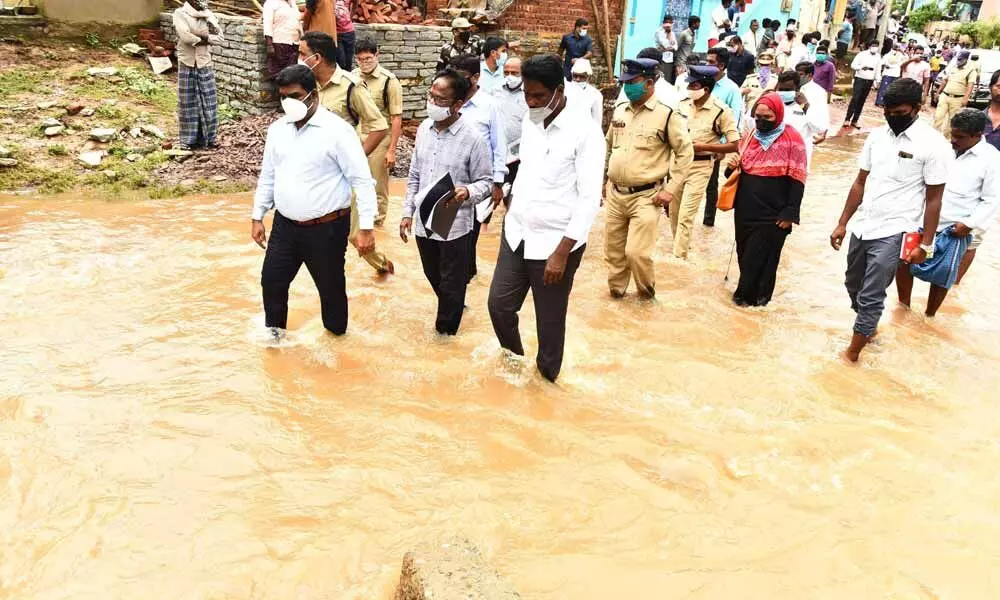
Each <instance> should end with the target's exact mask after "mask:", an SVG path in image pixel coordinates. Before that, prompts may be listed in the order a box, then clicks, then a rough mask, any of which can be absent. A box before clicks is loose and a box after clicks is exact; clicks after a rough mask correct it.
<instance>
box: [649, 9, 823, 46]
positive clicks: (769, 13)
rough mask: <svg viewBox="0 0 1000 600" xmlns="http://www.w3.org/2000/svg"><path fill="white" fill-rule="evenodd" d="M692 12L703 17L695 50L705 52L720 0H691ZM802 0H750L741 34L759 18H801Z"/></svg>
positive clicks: (741, 21) (784, 19) (742, 20)
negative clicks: (714, 14) (784, 7)
mask: <svg viewBox="0 0 1000 600" xmlns="http://www.w3.org/2000/svg"><path fill="white" fill-rule="evenodd" d="M631 1H638V2H642V1H649V2H657V1H659V0H631ZM691 4H692V9H691V12H692V14H696V15H698V16H700V17H701V29H699V30H698V40H697V43H696V44H695V51H697V52H705V51H706V50H708V37H709V34H710V33H711V30H712V11H713V10H715V8H716V7H717V6H721V3H720V2H719V0H691ZM783 5H788V6H790V7H791V8H790V10H781V9H782V6H783ZM801 5H802V0H793V1H791V2H789V1H788V0H748V2H747V10H746V12H745V13H743V16H742V17H740V30H739V34H740V35H742V34H744V33H746V32H747V31H749V30H750V21H752V20H753V19H757V21H758V22H763V21H764V19H765V18H767V19H778V20H779V21H781V22H782V24H784V23H785V22H786V21H787V20H788V19H796V20H798V18H799V12H800V10H801ZM803 33H805V31H803V30H802V28H800V29H799V35H801V34H803Z"/></svg>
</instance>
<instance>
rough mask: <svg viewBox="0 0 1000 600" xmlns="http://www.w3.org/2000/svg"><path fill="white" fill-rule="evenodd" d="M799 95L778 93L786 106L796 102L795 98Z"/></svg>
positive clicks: (795, 93)
mask: <svg viewBox="0 0 1000 600" xmlns="http://www.w3.org/2000/svg"><path fill="white" fill-rule="evenodd" d="M797 94H798V92H778V95H779V96H781V101H782V102H784V103H785V104H791V103H792V102H795V96H796V95H797Z"/></svg>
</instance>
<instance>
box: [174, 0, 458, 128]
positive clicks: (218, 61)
mask: <svg viewBox="0 0 1000 600" xmlns="http://www.w3.org/2000/svg"><path fill="white" fill-rule="evenodd" d="M218 17H219V22H220V24H221V25H222V28H223V32H224V38H225V39H224V41H223V43H222V45H221V46H216V47H214V48H213V49H212V62H213V64H214V67H215V79H216V84H217V85H218V88H219V101H220V102H223V103H228V104H233V102H234V101H236V107H237V108H238V110H240V111H243V112H248V113H260V112H265V111H269V110H273V109H274V108H276V107H277V102H276V100H275V88H274V84H273V83H271V82H270V81H269V80H268V76H267V49H266V47H265V45H264V34H263V31H262V28H261V24H260V22H259V21H257V20H254V19H251V18H248V17H229V16H225V15H219V16H218ZM160 27H161V28H162V29H163V32H164V34H165V35H166V37H167V39H168V40H170V41H172V42H176V41H177V36H176V34H175V32H174V28H173V20H172V16H171V14H170V13H162V14H161V15H160ZM356 29H357V37H358V39H359V40H360V39H364V38H370V39H373V40H375V42H376V43H377V44H378V46H379V54H381V57H382V65H383V66H384V67H385V68H387V69H389V70H390V71H392V72H393V73H395V74H396V77H398V78H399V80H400V82H401V83H402V84H403V119H404V120H411V119H423V118H424V117H426V116H427V111H426V104H427V90H428V88H429V86H430V81H431V77H432V76H433V75H434V67H435V65H436V63H437V58H438V52H439V50H440V48H441V44H443V43H444V41H445V40H446V39H447V38H448V37H449V36H450V35H451V31H450V30H449V29H447V28H444V27H431V26H424V25H363V24H358V25H356Z"/></svg>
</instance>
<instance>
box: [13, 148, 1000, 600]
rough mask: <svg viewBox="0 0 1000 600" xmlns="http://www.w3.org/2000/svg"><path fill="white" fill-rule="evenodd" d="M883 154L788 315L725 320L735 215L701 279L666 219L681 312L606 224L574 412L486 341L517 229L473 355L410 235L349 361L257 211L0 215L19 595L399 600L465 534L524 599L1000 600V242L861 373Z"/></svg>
mask: <svg viewBox="0 0 1000 600" xmlns="http://www.w3.org/2000/svg"><path fill="white" fill-rule="evenodd" d="M859 148H860V142H859V141H856V140H847V141H844V140H841V141H832V142H831V143H830V144H828V145H827V146H826V147H824V148H823V149H822V150H820V151H819V152H818V153H817V157H818V161H819V162H818V164H817V165H816V168H815V173H814V174H813V178H812V179H811V181H810V183H809V186H808V190H807V197H806V201H805V204H804V208H803V211H802V213H803V219H804V223H803V226H802V227H801V228H798V229H797V230H796V231H795V233H794V234H793V235H792V236H791V238H790V239H789V242H788V244H787V245H786V251H785V256H784V259H783V264H782V267H781V271H780V274H779V281H778V292H777V295H776V297H775V300H774V302H773V303H772V306H770V307H768V308H766V309H758V310H741V309H737V308H735V307H733V306H732V305H731V304H730V302H729V294H730V293H731V291H732V288H733V286H734V281H732V280H731V281H730V282H729V283H724V282H723V274H724V272H725V269H726V259H727V257H728V256H729V251H730V247H731V246H730V244H731V242H730V240H731V239H732V238H731V235H732V233H731V232H732V218H731V216H729V215H725V216H722V217H720V219H719V221H720V226H719V227H718V228H716V230H705V229H703V228H701V227H700V225H699V226H698V229H697V231H696V235H695V247H694V250H693V257H692V260H691V262H690V264H681V263H678V262H675V261H674V260H673V259H672V258H667V254H668V251H667V242H668V240H669V235H670V234H669V226H668V225H667V224H666V223H665V222H664V223H663V224H662V225H661V231H662V233H661V240H660V242H661V243H660V246H659V250H658V256H657V275H658V278H659V282H658V286H657V289H658V291H659V292H660V300H659V302H657V303H656V304H643V303H639V302H637V301H635V300H633V299H627V300H625V301H622V302H612V301H610V300H609V299H608V298H607V292H606V288H605V282H604V274H605V270H604V265H603V263H602V260H601V254H602V252H601V250H600V249H601V247H602V244H603V232H602V229H603V226H602V222H601V221H599V222H598V225H597V226H596V227H595V230H594V233H593V235H592V236H591V240H590V241H591V244H590V248H589V250H588V252H587V254H586V257H585V259H584V263H583V267H582V269H581V271H580V273H579V276H578V280H577V286H576V288H575V289H574V291H573V297H572V307H571V312H570V317H569V336H568V338H569V339H568V349H567V353H566V364H565V365H564V369H563V378H562V379H561V381H560V385H558V386H553V385H549V384H546V383H544V382H543V381H542V380H541V379H540V378H539V377H538V375H537V374H536V373H535V371H534V369H533V368H532V364H531V361H529V362H528V363H527V364H526V365H520V364H518V363H516V362H514V363H512V362H510V361H507V360H504V359H503V358H502V357H501V355H500V352H499V350H498V347H497V344H496V342H495V340H494V337H493V334H492V329H491V327H490V323H489V318H488V315H487V313H486V310H485V306H486V294H487V290H488V285H489V274H491V273H492V267H491V266H488V265H491V264H492V262H493V259H494V258H495V255H496V250H497V247H498V242H499V238H498V231H497V229H496V228H495V227H494V228H491V229H490V230H489V231H488V233H486V234H485V235H484V238H483V240H482V242H481V244H480V249H479V260H480V271H481V272H483V273H485V274H486V275H485V276H481V277H480V278H479V279H477V280H476V281H475V282H474V284H473V285H472V287H471V296H470V298H469V306H470V310H469V311H468V313H467V317H466V319H465V321H464V322H463V323H462V330H461V334H460V335H459V336H458V337H456V338H454V339H439V338H438V337H436V336H435V335H434V334H433V322H432V321H433V319H432V308H433V305H434V301H433V298H432V294H431V291H430V289H429V286H428V285H427V283H426V282H425V280H424V278H423V275H422V274H421V272H420V269H419V261H418V258H417V254H416V248H415V247H414V246H413V244H412V243H411V244H410V245H407V246H404V245H403V244H402V243H401V242H400V241H399V240H398V238H397V237H396V236H395V235H393V230H394V225H393V226H391V227H389V228H387V230H386V231H385V232H383V233H380V234H379V237H378V240H379V242H380V243H381V244H383V245H384V247H385V248H386V249H387V251H388V253H389V255H390V256H391V257H392V259H393V260H394V261H395V262H396V265H397V273H398V274H397V275H396V276H395V277H393V278H391V279H390V280H388V281H386V282H379V281H377V280H375V279H374V278H373V277H372V274H371V273H370V271H368V267H367V266H366V265H365V264H364V263H363V262H362V261H360V260H359V259H357V257H356V256H354V257H352V258H349V261H348V268H349V273H348V278H349V288H350V295H351V311H352V312H351V325H350V331H349V335H348V336H346V337H344V338H343V339H334V338H332V337H330V336H327V335H325V334H324V333H323V331H322V326H321V324H320V322H319V309H318V300H317V298H316V295H315V292H314V290H313V287H312V282H311V280H310V279H309V278H308V276H307V274H306V272H305V270H304V269H303V270H302V272H300V274H299V278H298V279H297V280H296V281H295V284H294V286H293V290H292V297H291V304H292V317H291V321H290V327H291V329H293V332H292V334H291V336H290V338H289V341H288V342H287V343H286V344H285V345H284V346H283V347H281V348H267V347H265V346H264V345H263V344H261V343H260V342H259V341H258V340H260V339H261V336H260V333H261V328H262V315H261V307H260V298H259V296H260V294H259V287H258V285H259V284H258V282H259V272H260V265H261V260H262V253H261V252H260V251H259V250H258V249H257V248H256V247H255V246H254V245H253V244H252V243H251V242H250V240H249V238H248V232H249V223H248V215H249V208H250V202H251V201H250V198H249V197H248V196H240V197H226V198H219V197H213V198H192V199H183V200H164V201H135V200H119V201H113V202H108V201H101V200H97V199H81V198H65V197H61V198H25V197H6V198H3V199H2V200H0V328H2V334H0V337H2V342H0V597H3V598H12V599H15V598H16V599H29V598H30V599H32V600H49V599H63V598H73V599H78V598H102V599H110V598H123V599H133V598H164V599H166V598H190V599H203V598H259V599H270V598H302V599H313V598H336V599H340V598H350V599H385V598H387V597H388V596H389V594H390V591H391V589H392V588H393V586H394V583H395V580H396V576H397V573H398V569H399V564H400V560H401V557H402V555H403V553H404V552H405V551H406V550H408V549H410V548H411V547H413V546H414V545H415V544H416V543H417V542H418V541H423V540H428V539H438V538H439V537H441V538H443V537H447V536H449V535H451V534H456V533H457V534H461V535H464V536H467V537H469V538H470V539H471V540H472V541H474V542H475V543H476V544H478V545H479V546H480V547H481V548H482V549H483V550H484V553H485V554H486V556H487V557H488V559H489V560H490V561H491V562H492V563H493V564H494V565H496V566H497V568H498V569H499V570H500V571H501V572H502V573H504V574H505V575H506V576H507V577H509V579H510V580H511V581H512V582H513V583H514V584H515V586H516V587H517V588H518V589H519V590H520V591H521V593H522V595H523V597H524V598H526V599H532V600H534V599H541V600H557V599H559V600H561V599H573V600H607V599H609V598H615V599H618V598H621V599H646V598H678V599H679V598H693V599H713V600H723V599H724V600H731V599H736V598H739V599H776V598H781V599H796V600H799V599H810V600H811V599H830V600H844V599H852V600H854V599H868V598H871V599H896V600H909V599H925V598H926V599H930V598H954V599H961V600H971V599H980V598H982V599H995V598H997V597H1000V568H998V565H1000V476H998V470H997V465H998V464H1000V408H998V401H997V400H998V398H997V391H998V390H1000V374H998V370H997V365H998V364H1000V363H998V360H1000V344H998V340H1000V337H998V333H1000V315H998V311H997V310H996V305H995V304H994V302H995V300H996V297H995V296H993V294H995V293H996V292H997V289H998V285H1000V273H998V268H1000V259H998V257H1000V251H998V250H997V249H998V248H1000V243H990V242H1000V240H997V239H994V240H988V241H987V243H986V245H985V246H984V248H983V249H982V251H981V256H980V257H979V259H978V262H977V263H976V264H975V266H974V267H973V269H972V271H971V273H970V276H969V278H968V280H967V281H966V283H965V284H964V285H963V288H962V289H960V290H959V291H958V292H956V293H955V294H953V296H952V297H951V298H949V299H948V301H947V303H946V305H945V307H944V309H943V310H942V311H941V313H940V315H939V317H938V318H937V319H934V320H927V319H924V318H923V317H922V316H919V315H918V313H908V312H905V311H899V310H896V311H893V310H892V309H891V308H890V311H889V312H888V313H887V315H886V317H885V319H884V320H883V324H882V330H881V331H882V333H881V337H880V339H879V340H878V342H877V343H876V344H875V346H874V347H873V348H872V349H871V351H870V352H868V353H867V354H866V355H865V357H864V358H863V362H862V365H861V366H860V367H851V366H847V365H845V364H844V363H842V362H841V361H840V360H839V359H838V352H839V351H840V350H842V349H843V347H844V344H845V342H846V339H847V337H848V335H849V334H850V325H851V321H852V313H851V312H850V310H849V307H848V301H847V298H846V295H845V292H844V290H843V286H842V281H843V270H844V260H845V259H844V255H843V254H842V253H841V254H837V253H835V252H833V251H832V250H830V249H829V247H828V243H827V236H828V235H829V232H830V230H831V227H832V225H833V224H834V222H835V220H836V218H837V215H838V214H839V211H840V208H841V206H842V202H843V199H844V197H845V194H846V191H847V188H848V185H849V182H850V180H851V177H853V174H854V166H853V165H854V161H855V155H856V153H857V152H858V150H859ZM395 189H396V190H397V193H398V191H399V190H400V189H401V188H400V187H399V186H398V184H397V187H396V188H395ZM394 211H398V203H394ZM397 217H398V213H396V212H394V213H393V214H392V215H391V216H390V219H389V223H391V224H395V223H398V218H397ZM734 273H735V269H734ZM917 289H918V291H917V292H916V294H915V297H917V298H919V300H918V301H917V304H918V306H917V308H918V309H922V307H923V302H924V298H925V297H926V286H918V288H917ZM890 293H891V294H894V291H891V292H890ZM522 322H523V323H524V324H525V325H526V327H525V331H524V334H525V338H526V346H527V347H529V348H530V350H529V352H531V353H532V354H533V352H534V349H535V338H534V332H533V330H532V328H531V327H530V325H531V324H532V323H533V322H534V316H533V311H532V309H531V307H530V301H529V302H528V304H527V305H526V309H525V313H524V314H523V316H522Z"/></svg>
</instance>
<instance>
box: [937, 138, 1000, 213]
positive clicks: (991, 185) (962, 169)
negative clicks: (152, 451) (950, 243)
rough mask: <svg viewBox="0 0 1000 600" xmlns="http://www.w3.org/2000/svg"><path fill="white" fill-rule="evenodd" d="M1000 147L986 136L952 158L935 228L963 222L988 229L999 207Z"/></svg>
mask: <svg viewBox="0 0 1000 600" xmlns="http://www.w3.org/2000/svg"><path fill="white" fill-rule="evenodd" d="M998 171H1000V150H997V149H996V148H994V147H993V146H991V145H990V144H989V142H987V141H986V140H980V141H979V143H978V144H976V145H975V146H973V147H972V148H970V149H969V150H968V151H967V152H966V153H965V154H963V155H961V156H959V157H958V158H956V159H955V162H954V164H953V165H952V167H951V172H950V174H949V176H948V183H947V184H945V186H944V198H943V199H942V201H941V222H940V224H939V225H938V231H943V230H944V229H945V228H947V227H948V226H949V225H954V224H955V223H964V224H965V225H967V226H968V227H970V228H972V229H981V230H983V231H986V230H987V229H989V227H990V224H991V223H992V222H993V219H994V218H996V216H997V211H998V210H1000V172H998Z"/></svg>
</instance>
